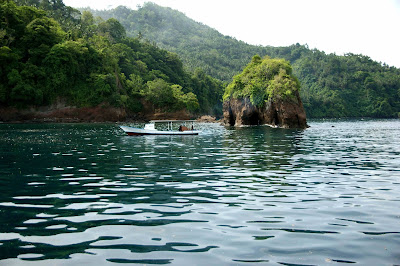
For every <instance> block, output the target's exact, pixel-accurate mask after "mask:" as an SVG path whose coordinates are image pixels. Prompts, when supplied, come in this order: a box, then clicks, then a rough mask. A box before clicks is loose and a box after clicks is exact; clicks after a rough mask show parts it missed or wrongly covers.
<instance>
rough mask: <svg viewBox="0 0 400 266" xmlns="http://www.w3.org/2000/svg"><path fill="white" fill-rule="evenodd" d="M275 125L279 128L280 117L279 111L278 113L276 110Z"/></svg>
mask: <svg viewBox="0 0 400 266" xmlns="http://www.w3.org/2000/svg"><path fill="white" fill-rule="evenodd" d="M274 124H275V126H279V115H278V111H276V110H275V113H274Z"/></svg>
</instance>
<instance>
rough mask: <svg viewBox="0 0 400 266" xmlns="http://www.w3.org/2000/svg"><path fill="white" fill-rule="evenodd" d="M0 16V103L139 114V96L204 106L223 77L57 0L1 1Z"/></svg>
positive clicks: (175, 106)
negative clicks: (216, 78)
mask: <svg viewBox="0 0 400 266" xmlns="http://www.w3.org/2000/svg"><path fill="white" fill-rule="evenodd" d="M0 15H1V16H0V26H1V27H0V63H1V68H0V81H1V83H0V84H1V85H0V104H2V105H5V106H17V107H22V108H24V107H27V106H32V105H35V106H40V105H48V104H51V103H53V102H54V101H56V100H57V99H59V98H62V99H65V100H66V101H67V102H68V103H69V104H71V105H75V106H96V105H99V104H101V103H109V104H110V105H113V106H117V107H124V108H126V109H127V110H129V111H131V112H139V111H141V110H142V108H143V106H142V100H143V99H146V100H147V101H149V102H151V103H153V104H154V106H155V107H157V108H160V109H163V110H166V111H175V110H180V109H184V108H186V109H187V110H190V111H192V112H205V111H208V110H209V108H208V106H209V105H214V104H215V101H218V100H219V99H218V100H216V99H214V98H210V99H211V100H210V99H209V98H208V97H207V96H205V94H216V95H221V93H222V91H223V86H222V83H218V82H211V83H210V82H209V81H212V80H213V79H212V78H211V77H209V76H207V75H202V76H201V77H199V76H193V74H191V73H189V72H188V71H187V70H185V69H184V67H183V64H182V62H181V61H180V59H179V58H178V56H177V55H176V54H174V53H171V52H168V51H166V50H162V49H160V48H158V47H157V46H155V45H154V44H151V43H150V42H147V41H143V40H141V39H139V38H127V37H126V32H125V28H124V27H123V26H122V25H121V23H120V22H119V21H118V20H116V19H114V18H108V19H107V20H103V19H100V18H95V17H94V16H93V15H92V14H91V13H90V12H88V11H84V12H83V14H82V15H81V14H80V13H79V11H77V10H74V9H72V8H70V7H67V6H65V5H64V3H63V2H62V0H52V1H49V0H16V1H2V2H0ZM198 83H202V84H204V86H203V87H202V89H201V90H200V89H197V88H196V87H195V86H196V84H198ZM196 91H197V93H198V94H196V93H195V92H196ZM198 97H199V98H201V101H199V100H198ZM201 105H203V106H204V108H202V107H201Z"/></svg>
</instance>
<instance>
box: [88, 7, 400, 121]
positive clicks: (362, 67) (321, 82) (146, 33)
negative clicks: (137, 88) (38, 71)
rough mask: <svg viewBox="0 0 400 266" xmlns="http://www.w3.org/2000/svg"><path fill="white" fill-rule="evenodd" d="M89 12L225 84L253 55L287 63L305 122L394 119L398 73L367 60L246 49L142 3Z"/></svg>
mask: <svg viewBox="0 0 400 266" xmlns="http://www.w3.org/2000/svg"><path fill="white" fill-rule="evenodd" d="M90 11H91V12H92V13H93V14H94V15H95V16H100V17H102V18H103V19H105V20H107V19H109V18H116V19H118V20H119V21H120V22H121V24H122V25H123V26H124V27H125V29H126V32H127V35H129V36H132V37H139V38H143V39H147V40H149V41H150V42H153V43H154V44H156V45H157V46H159V47H160V48H163V49H166V50H168V51H171V52H174V53H177V54H178V55H179V57H180V58H181V60H182V61H183V63H184V66H185V68H187V69H189V70H191V71H193V70H195V69H197V68H201V69H203V70H204V71H205V73H206V74H209V75H211V76H212V77H214V78H217V79H219V80H222V81H224V82H230V81H231V80H232V77H233V76H234V75H236V74H238V73H239V72H241V70H242V69H243V68H244V67H245V66H246V64H247V63H248V62H249V61H250V60H251V58H252V56H254V55H256V54H258V55H260V56H261V57H263V56H265V55H268V56H270V57H272V58H275V57H279V58H284V59H286V60H289V61H290V62H291V64H292V66H293V73H294V75H296V76H297V77H298V79H299V80H300V82H301V97H302V99H303V103H304V107H305V109H306V112H307V115H308V116H309V117H398V116H399V113H400V70H399V69H398V68H395V67H390V66H388V65H386V64H381V63H379V62H376V61H373V60H371V59H370V58H369V57H368V56H364V55H358V54H346V55H344V56H338V55H335V54H326V53H324V52H322V51H319V50H317V49H309V48H308V46H307V45H300V44H294V45H291V46H288V47H272V46H255V45H249V44H247V43H245V42H243V41H240V40H236V39H235V38H232V37H229V36H224V35H222V34H220V33H219V32H218V31H217V30H215V29H212V28H210V27H208V26H206V25H204V24H202V23H199V22H196V21H194V20H192V19H190V18H188V17H187V16H186V15H185V14H183V13H181V12H179V11H176V10H173V9H171V8H167V7H161V6H158V5H156V4H154V3H146V4H145V5H143V6H142V7H140V8H139V9H138V10H131V9H129V8H126V7H123V6H120V7H117V8H115V9H112V10H103V11H96V10H90ZM267 26H268V25H266V27H267ZM282 30H285V29H282ZM259 34H268V33H267V31H266V32H261V33H259ZM288 34H290V33H288Z"/></svg>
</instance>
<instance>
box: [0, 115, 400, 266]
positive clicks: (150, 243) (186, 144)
mask: <svg viewBox="0 0 400 266" xmlns="http://www.w3.org/2000/svg"><path fill="white" fill-rule="evenodd" d="M309 124H310V125H311V127H310V128H309V129H307V130H304V131H300V130H283V129H272V128H269V127H266V126H262V127H246V128H238V129H233V128H225V127H222V126H220V125H217V124H199V125H198V128H201V129H202V130H203V133H202V134H201V135H199V136H185V137H183V136H155V137H149V136H147V137H129V136H125V135H124V133H123V132H122V131H121V130H120V129H119V128H118V126H117V125H114V124H12V125H10V124H0V265H108V264H110V265H111V264H113V265H116V264H124V263H125V264H126V263H129V264H135V263H137V264H172V265H242V264H260V265H335V264H343V263H358V264H359V265H395V264H400V120H365V121H361V120H329V121H311V122H309Z"/></svg>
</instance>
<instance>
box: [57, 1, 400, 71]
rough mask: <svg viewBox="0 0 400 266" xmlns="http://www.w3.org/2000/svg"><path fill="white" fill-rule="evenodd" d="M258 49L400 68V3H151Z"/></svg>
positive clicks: (108, 4) (94, 4)
mask: <svg viewBox="0 0 400 266" xmlns="http://www.w3.org/2000/svg"><path fill="white" fill-rule="evenodd" d="M144 2H147V1H144V0H113V1H109V0H108V1H105V0H64V3H65V4H66V5H70V6H73V7H87V6H89V7H91V8H93V9H109V8H114V7H117V6H118V5H124V6H127V7H129V8H132V9H137V5H143V3H144ZM151 2H154V3H157V4H158V5H161V6H167V7H171V8H173V9H176V10H179V11H181V12H183V13H185V14H186V15H187V16H188V17H190V18H192V19H194V20H196V21H199V22H202V23H204V24H206V25H208V26H210V27H212V28H214V29H216V30H218V31H219V32H221V33H222V34H224V35H229V36H232V37H235V38H236V39H238V40H242V41H245V42H247V43H250V44H256V45H272V46H288V45H291V44H295V43H300V44H308V46H309V47H310V48H317V49H319V50H322V51H325V52H326V53H336V54H338V55H342V54H344V53H348V52H351V53H355V54H364V55H367V56H369V57H371V58H372V59H374V60H376V61H378V62H379V61H380V62H382V63H387V64H388V65H390V66H396V67H400V0H324V1H321V0H243V1H242V0H240V1H237V0H153V1H151Z"/></svg>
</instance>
